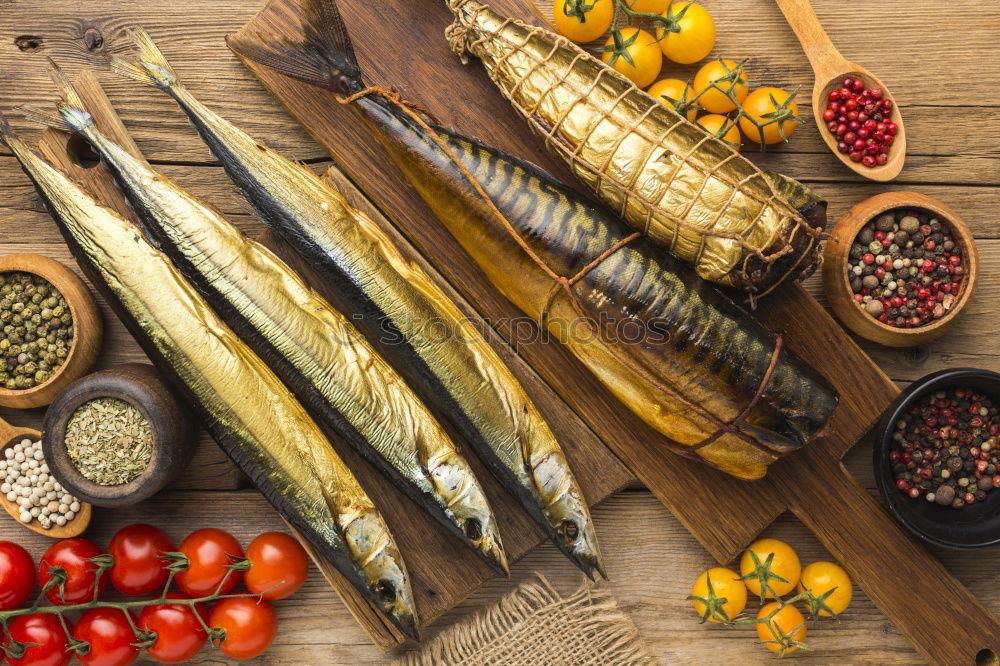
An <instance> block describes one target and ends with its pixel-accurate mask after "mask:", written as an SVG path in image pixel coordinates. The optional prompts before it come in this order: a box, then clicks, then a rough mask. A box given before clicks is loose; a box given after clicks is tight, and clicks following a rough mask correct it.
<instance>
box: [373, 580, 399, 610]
mask: <svg viewBox="0 0 1000 666" xmlns="http://www.w3.org/2000/svg"><path fill="white" fill-rule="evenodd" d="M375 594H377V595H378V598H379V599H381V600H382V602H383V603H386V604H391V603H392V602H393V601H395V600H396V588H395V587H394V586H393V584H392V583H390V582H389V581H387V580H386V579H385V578H383V579H381V580H380V581H379V582H377V583H375Z"/></svg>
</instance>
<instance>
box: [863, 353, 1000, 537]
mask: <svg viewBox="0 0 1000 666" xmlns="http://www.w3.org/2000/svg"><path fill="white" fill-rule="evenodd" d="M948 388H971V389H974V390H976V391H979V392H980V393H984V394H986V395H988V396H989V397H990V398H992V399H993V400H995V401H997V402H998V403H1000V374H998V373H996V372H991V371H989V370H977V369H975V368H955V369H953V370H942V371H940V372H935V373H932V374H929V375H927V376H926V377H923V378H921V379H919V380H917V381H915V382H913V383H912V384H911V385H910V386H909V387H907V389H906V390H905V391H903V392H902V393H900V394H899V397H897V398H896V399H895V400H894V401H893V402H892V404H891V405H889V408H888V409H887V410H886V411H885V413H884V414H883V415H882V419H881V420H880V421H879V424H878V429H877V430H876V432H877V433H878V439H877V440H876V442H875V451H874V464H875V481H876V482H877V483H878V488H879V491H880V492H881V493H882V497H884V498H885V501H886V503H887V504H888V505H889V512H890V513H892V515H893V516H895V517H896V520H898V521H899V522H900V523H902V524H903V526H904V527H906V528H907V529H908V530H910V532H912V533H914V534H916V535H917V536H919V537H920V538H922V539H924V540H926V541H929V542H930V543H933V544H936V545H939V546H947V547H949V548H981V547H983V546H995V545H997V544H1000V490H992V491H990V493H989V494H988V495H987V499H986V501H985V502H977V503H975V504H974V505H972V506H966V507H963V508H961V509H953V508H951V507H946V506H940V505H938V504H936V503H934V502H928V501H927V500H926V499H925V498H923V497H919V498H917V499H911V498H910V497H908V496H906V495H904V494H903V493H902V492H900V491H899V489H897V488H896V486H895V482H894V481H895V480H894V478H893V475H892V465H891V464H890V463H889V451H891V450H892V434H893V432H894V431H895V424H896V421H898V420H899V418H900V416H901V415H902V414H903V413H904V412H905V411H906V410H907V409H909V408H910V407H911V406H912V405H913V403H915V402H916V401H918V400H919V399H920V398H921V397H923V396H925V395H927V394H928V393H933V392H935V391H939V390H942V389H948Z"/></svg>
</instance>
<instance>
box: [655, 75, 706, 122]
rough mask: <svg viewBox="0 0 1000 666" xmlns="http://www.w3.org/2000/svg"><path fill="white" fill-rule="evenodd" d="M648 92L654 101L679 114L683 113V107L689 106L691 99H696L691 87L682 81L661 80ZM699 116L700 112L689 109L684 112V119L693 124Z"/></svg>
mask: <svg viewBox="0 0 1000 666" xmlns="http://www.w3.org/2000/svg"><path fill="white" fill-rule="evenodd" d="M646 92H648V93H649V94H650V95H651V96H652V97H653V98H654V99H656V100H658V101H660V102H662V103H663V104H665V105H666V106H669V107H670V108H672V109H674V110H675V111H677V112H678V113H679V112H681V111H682V110H683V107H685V106H687V104H688V103H689V102H690V101H691V98H692V97H694V93H693V92H692V90H691V86H690V85H689V84H687V83H685V82H683V81H681V80H680V79H660V80H659V81H657V82H656V83H654V84H653V85H651V86H649V89H648V90H647V91H646ZM692 106H693V104H692ZM697 115H698V111H697V110H696V109H687V110H686V111H685V112H684V117H685V118H687V119H688V120H690V121H692V122H693V121H694V119H695V117H696V116H697Z"/></svg>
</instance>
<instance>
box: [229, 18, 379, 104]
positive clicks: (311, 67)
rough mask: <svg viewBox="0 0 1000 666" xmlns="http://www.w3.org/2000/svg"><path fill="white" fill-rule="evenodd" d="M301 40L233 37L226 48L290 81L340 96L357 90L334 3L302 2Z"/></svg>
mask: <svg viewBox="0 0 1000 666" xmlns="http://www.w3.org/2000/svg"><path fill="white" fill-rule="evenodd" d="M301 7H302V14H303V20H302V29H303V31H304V32H305V40H304V41H302V42H298V43H296V42H292V41H290V40H288V39H283V38H279V37H274V36H269V37H264V36H262V35H257V36H256V41H251V40H248V39H243V38H240V37H237V36H235V35H228V36H227V37H226V44H228V45H229V48H231V49H232V50H233V51H235V52H236V53H237V54H238V55H241V56H243V57H244V58H248V59H250V60H252V61H254V62H256V63H260V64H261V65H264V66H266V67H270V68H271V69H274V70H276V71H278V72H281V73H282V74H285V75H287V76H291V77H292V78H296V79H299V80H301V81H305V82H306V83H310V84H312V85H315V86H319V87H321V88H328V89H330V90H334V91H336V92H339V93H341V94H345V95H346V94H351V93H354V92H357V91H359V90H361V89H362V88H363V87H364V84H363V82H362V79H361V68H360V67H359V66H358V60H357V57H356V56H355V54H354V46H353V45H352V44H351V38H350V36H349V35H348V34H347V27H346V26H345V25H344V20H343V18H341V16H340V10H339V9H338V8H337V3H336V2H334V0H302V2H301Z"/></svg>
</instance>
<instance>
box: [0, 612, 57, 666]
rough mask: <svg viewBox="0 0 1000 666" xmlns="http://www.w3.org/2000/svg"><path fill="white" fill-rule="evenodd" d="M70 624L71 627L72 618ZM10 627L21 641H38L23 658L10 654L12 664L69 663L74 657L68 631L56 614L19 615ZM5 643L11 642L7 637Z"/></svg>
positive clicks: (25, 665) (16, 639) (18, 665)
mask: <svg viewBox="0 0 1000 666" xmlns="http://www.w3.org/2000/svg"><path fill="white" fill-rule="evenodd" d="M66 625H67V626H70V622H69V620H66ZM7 630H8V631H9V632H10V637H11V638H13V639H14V641H15V642H17V643H34V645H31V646H29V647H28V648H27V649H25V651H24V654H23V655H22V656H21V657H18V658H14V657H7V663H9V664H10V665H11V666H66V664H68V663H69V661H70V659H72V658H73V653H72V652H69V639H67V638H66V632H64V631H63V628H62V625H61V624H59V618H58V617H56V616H55V615H53V614H52V613H36V614H34V615H19V616H17V617H15V618H14V619H13V620H11V621H10V622H9V623H8V625H7ZM71 630H72V628H71ZM3 644H4V646H5V647H6V646H9V645H10V641H9V640H7V639H6V638H4V641H3Z"/></svg>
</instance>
